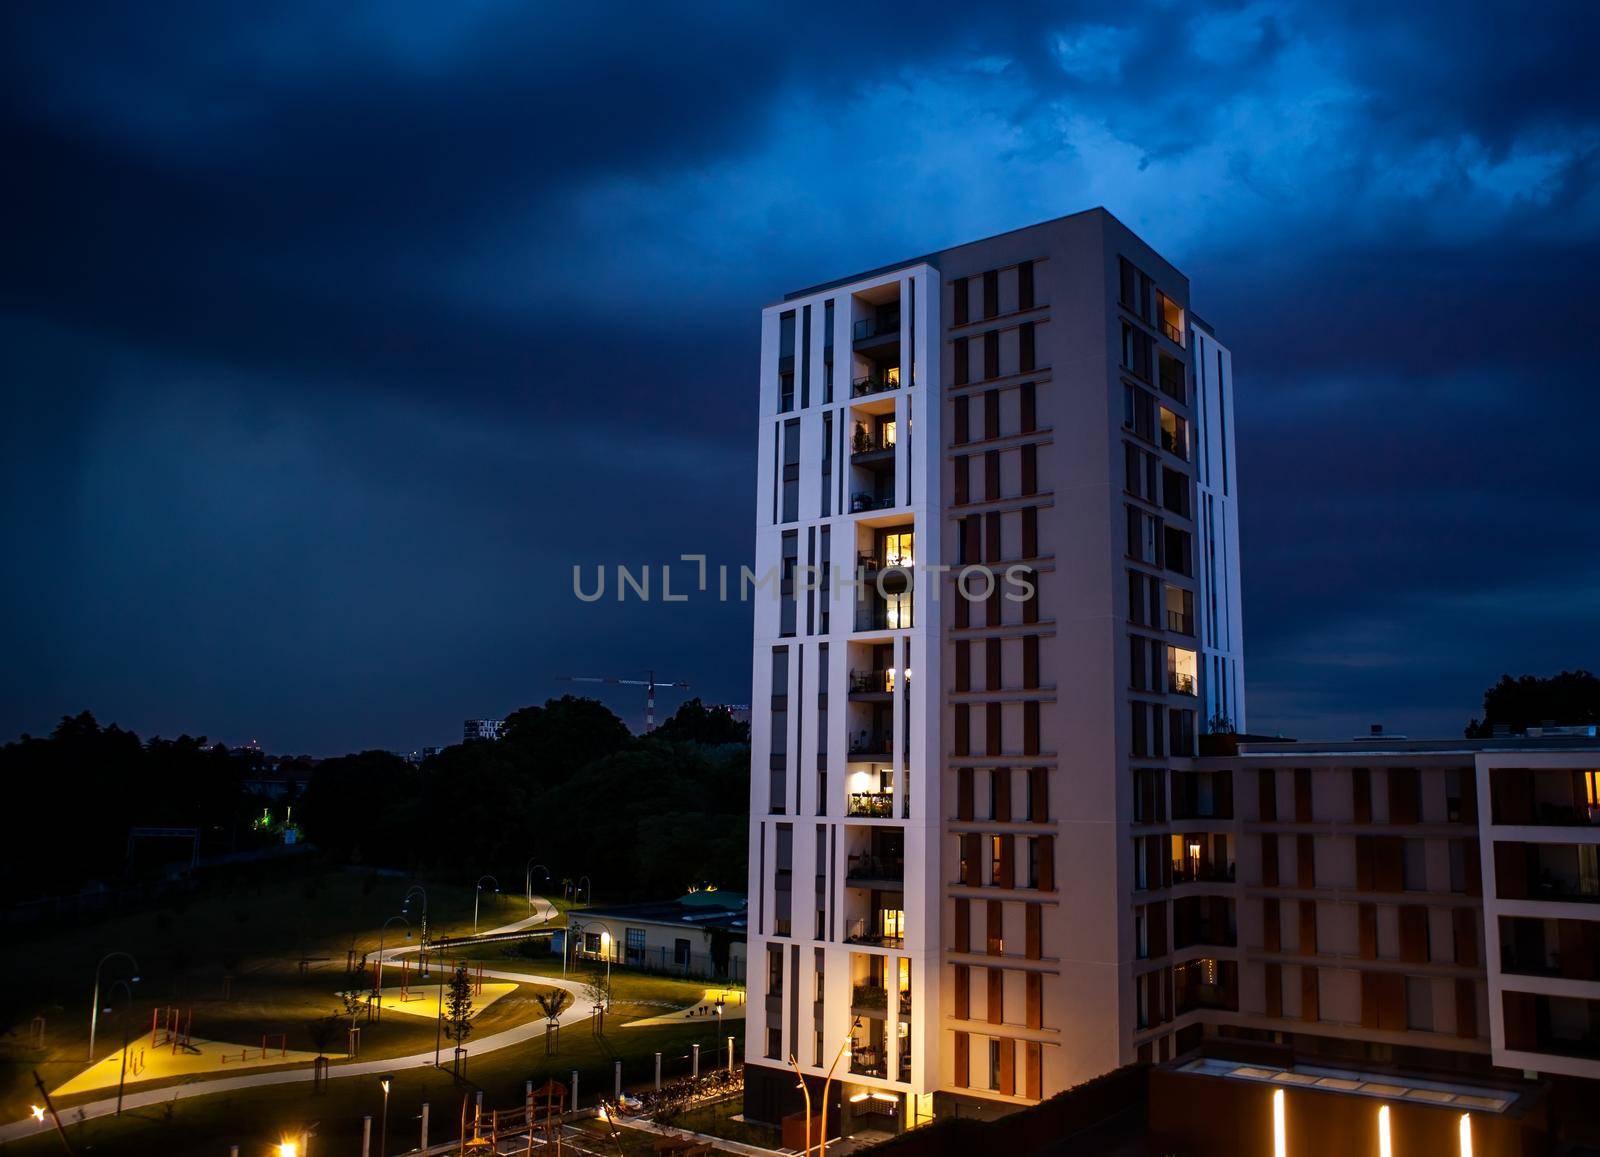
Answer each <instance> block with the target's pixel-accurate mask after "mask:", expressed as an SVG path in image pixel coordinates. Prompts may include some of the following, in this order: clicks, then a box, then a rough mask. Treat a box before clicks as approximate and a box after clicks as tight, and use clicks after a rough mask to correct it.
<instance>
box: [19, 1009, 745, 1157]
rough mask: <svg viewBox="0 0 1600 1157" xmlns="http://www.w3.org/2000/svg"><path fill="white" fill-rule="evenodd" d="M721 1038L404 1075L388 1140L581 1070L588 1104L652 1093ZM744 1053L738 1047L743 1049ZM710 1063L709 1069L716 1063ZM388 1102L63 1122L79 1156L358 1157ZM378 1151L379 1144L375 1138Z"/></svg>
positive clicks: (232, 1097) (583, 1032)
mask: <svg viewBox="0 0 1600 1157" xmlns="http://www.w3.org/2000/svg"><path fill="white" fill-rule="evenodd" d="M712 1035H713V1034H712V1032H711V1031H709V1030H708V1026H706V1025H695V1026H678V1025H671V1026H664V1027H661V1028H640V1029H626V1028H621V1027H618V1028H615V1029H608V1031H607V1033H606V1036H605V1037H604V1038H603V1039H596V1038H595V1037H593V1036H592V1035H590V1033H589V1032H588V1029H587V1027H586V1026H583V1025H574V1026H570V1027H568V1028H565V1029H563V1030H562V1033H561V1042H560V1052H559V1054H558V1055H556V1056H550V1057H546V1056H545V1046H544V1043H543V1041H533V1042H531V1043H530V1044H528V1045H526V1046H523V1047H518V1048H512V1049H504V1050H501V1051H499V1052H496V1053H489V1054H485V1055H484V1056H482V1057H469V1059H468V1071H467V1078H468V1082H467V1083H466V1084H464V1085H459V1086H458V1085H456V1084H455V1083H454V1082H453V1081H452V1079H451V1077H450V1074H449V1073H447V1072H435V1071H433V1070H429V1069H423V1070H405V1071H402V1072H400V1073H398V1074H396V1076H395V1079H394V1084H393V1088H392V1092H391V1095H390V1101H389V1136H390V1140H391V1142H395V1143H393V1144H391V1145H390V1149H391V1150H392V1151H399V1150H400V1149H401V1145H400V1144H399V1143H398V1142H399V1141H400V1140H404V1141H405V1143H406V1144H407V1145H413V1146H414V1145H415V1144H416V1142H417V1137H418V1133H417V1128H418V1126H417V1120H416V1118H417V1116H418V1114H419V1113H420V1112H421V1104H422V1102H423V1101H428V1102H429V1103H430V1105H431V1106H432V1110H431V1111H432V1127H431V1130H430V1133H431V1139H432V1140H434V1141H442V1140H447V1139H450V1138H454V1137H456V1136H457V1135H458V1129H459V1124H460V1114H461V1105H462V1100H463V1097H465V1098H466V1099H467V1103H468V1105H469V1109H468V1112H469V1113H470V1112H471V1109H470V1105H471V1103H472V1101H471V1097H472V1092H473V1090H474V1089H476V1088H478V1087H481V1088H483V1090H484V1105H485V1107H486V1108H494V1107H498V1108H510V1107H513V1106H515V1105H517V1104H519V1103H520V1101H521V1098H522V1089H523V1082H524V1081H525V1080H529V1079H531V1080H532V1081H533V1082H534V1083H535V1084H536V1085H537V1084H539V1083H541V1082H543V1081H544V1080H545V1079H546V1078H554V1079H556V1080H558V1081H560V1082H562V1083H563V1084H567V1083H568V1082H569V1081H570V1076H569V1073H570V1071H571V1070H572V1069H574V1068H576V1069H578V1070H579V1080H578V1084H579V1092H580V1094H581V1097H582V1100H583V1101H584V1102H585V1103H592V1102H593V1099H594V1096H595V1095H596V1094H597V1093H601V1092H604V1093H605V1094H607V1095H609V1093H610V1091H611V1087H612V1080H613V1077H612V1071H613V1070H612V1066H613V1064H614V1063H615V1062H616V1061H617V1060H621V1061H622V1064H623V1077H624V1084H625V1085H626V1086H628V1087H632V1088H647V1087H649V1086H650V1085H651V1083H652V1082H653V1080H654V1072H655V1052H656V1051H657V1050H660V1051H661V1053H662V1071H663V1074H664V1076H665V1077H667V1078H671V1077H674V1076H680V1075H683V1074H685V1073H687V1072H688V1070H689V1063H690V1062H689V1054H690V1046H691V1045H692V1044H694V1043H696V1042H699V1043H700V1044H701V1046H702V1052H703V1055H705V1056H709V1055H710V1054H711V1049H712V1047H713V1042H712ZM736 1047H737V1046H736ZM708 1063H709V1062H708ZM382 1104H383V1097H382V1093H381V1091H380V1090H379V1088H378V1084H377V1081H376V1080H374V1079H371V1078H359V1077H357V1078H348V1079H343V1080H339V1079H335V1080H332V1081H330V1082H329V1084H328V1092H327V1093H325V1094H323V1095H320V1096H318V1095H314V1094H312V1092H311V1086H310V1084H309V1083H307V1084H305V1085H299V1086H290V1087H287V1088H283V1087H280V1088H268V1089H257V1090H252V1091H250V1092H249V1093H247V1094H228V1095H226V1096H215V1097H199V1098H196V1099H194V1100H189V1101H178V1102H174V1103H173V1104H172V1105H171V1106H170V1112H168V1111H166V1110H165V1109H142V1110H139V1111H138V1113H137V1114H132V1115H125V1116H124V1117H123V1118H121V1119H118V1118H115V1117H103V1118H99V1119H97V1120H93V1121H87V1122H84V1123H83V1124H78V1125H72V1124H71V1123H70V1122H71V1113H70V1110H69V1111H66V1112H64V1113H63V1117H64V1118H65V1119H66V1120H67V1121H68V1122H69V1132H68V1135H69V1136H70V1137H71V1138H72V1141H73V1144H74V1146H75V1147H76V1148H77V1150H78V1151H79V1152H86V1151H90V1150H92V1151H93V1152H95V1153H97V1154H137V1153H151V1152H160V1153H163V1154H189V1153H194V1154H212V1155H213V1157H214V1155H216V1154H222V1153H226V1152H227V1151H228V1146H229V1145H232V1144H237V1145H239V1146H240V1154H241V1157H265V1155H266V1154H267V1153H268V1152H269V1150H270V1147H271V1146H272V1145H273V1144H275V1143H276V1142H277V1140H278V1139H279V1136H280V1135H282V1134H287V1133H290V1132H293V1131H295V1130H298V1129H299V1128H302V1127H304V1126H306V1125H312V1126H313V1127H314V1128H315V1135H314V1137H313V1140H312V1144H311V1151H312V1153H314V1154H315V1153H324V1154H332V1153H354V1152H357V1151H358V1147H359V1145H360V1143H361V1117H362V1116H363V1115H364V1114H367V1113H371V1114H372V1115H373V1116H374V1126H373V1128H374V1134H376V1130H377V1120H376V1118H377V1116H378V1115H379V1114H380V1113H381V1111H382ZM374 1145H376V1138H375V1139H374ZM59 1151H60V1150H59V1143H58V1142H57V1141H56V1139H55V1137H54V1136H53V1135H52V1134H50V1133H49V1132H48V1131H46V1132H42V1133H41V1135H40V1136H38V1137H35V1138H32V1139H30V1140H27V1141H24V1142H20V1143H18V1144H16V1145H14V1146H12V1147H10V1148H8V1149H7V1151H6V1152H7V1157H13V1155H14V1157H35V1155H38V1157H43V1155H45V1154H49V1153H57V1152H59Z"/></svg>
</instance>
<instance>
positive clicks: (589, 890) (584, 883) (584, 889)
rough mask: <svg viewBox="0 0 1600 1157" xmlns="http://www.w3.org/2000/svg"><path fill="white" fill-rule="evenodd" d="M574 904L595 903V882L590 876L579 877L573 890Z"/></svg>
mask: <svg viewBox="0 0 1600 1157" xmlns="http://www.w3.org/2000/svg"><path fill="white" fill-rule="evenodd" d="M572 902H573V903H574V904H584V903H590V904H592V903H594V881H593V880H591V879H589V877H588V876H579V877H578V882H577V883H576V884H575V885H573V888H572Z"/></svg>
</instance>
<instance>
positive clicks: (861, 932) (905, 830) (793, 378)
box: [746, 210, 1247, 1125]
mask: <svg viewBox="0 0 1600 1157" xmlns="http://www.w3.org/2000/svg"><path fill="white" fill-rule="evenodd" d="M1232 374H1233V370H1232V363H1231V357H1230V355H1229V353H1228V350H1227V349H1226V348H1225V347H1224V346H1223V345H1222V344H1221V343H1220V342H1219V340H1218V339H1217V337H1216V336H1215V335H1214V334H1213V333H1212V332H1211V330H1210V329H1209V327H1207V326H1206V325H1205V323H1203V322H1201V321H1200V320H1199V319H1198V318H1197V317H1195V316H1194V314H1193V312H1192V311H1191V309H1190V296H1189V283H1188V281H1187V279H1186V278H1185V277H1184V276H1183V275H1182V274H1181V273H1180V272H1179V271H1178V270H1176V269H1175V268H1173V267H1172V266H1171V265H1170V264H1168V263H1167V262H1166V261H1165V260H1163V259H1162V258H1161V257H1160V256H1159V255H1158V254H1157V253H1155V252H1154V251H1153V250H1152V249H1150V248H1149V246H1147V245H1146V244H1144V242H1142V241H1141V240H1140V239H1139V238H1138V237H1137V236H1135V235H1134V234H1133V233H1132V232H1130V231H1129V230H1128V229H1127V228H1126V227H1124V226H1123V225H1122V224H1121V223H1120V222H1118V221H1117V220H1116V219H1115V218H1113V217H1112V216H1111V215H1110V214H1108V213H1106V212H1105V211H1103V210H1092V211H1089V212H1085V213H1079V214H1076V215H1074V216H1071V217H1066V218H1062V219H1060V220H1056V221H1050V222H1047V223H1044V224H1041V225H1036V226H1033V227H1031V228H1027V229H1021V230H1017V231H1015V232H1011V233H1006V234H1002V235H1000V236H997V237H992V238H989V239H987V240H983V241H978V242H974V243H972V244H968V245H961V246H957V247H955V248H952V249H947V250H944V251H941V252H939V253H935V254H931V255H928V256H926V257H922V258H918V259H915V260H912V261H908V262H905V263H903V264H899V265H895V266H892V267H887V268H884V269H880V270H877V271H875V272H872V273H867V274H862V275H859V276H855V277H851V278H846V279H843V280H840V281H836V282H831V283H829V284H826V285H821V286H817V287H814V288H811V289H806V290H802V291H799V292H797V293H792V294H790V295H788V296H787V297H786V298H785V299H784V300H783V301H782V302H780V303H777V304H775V305H772V306H770V307H768V308H767V309H766V310H765V311H764V312H763V315H762V352H761V364H760V405H759V414H760V417H759V421H758V431H757V440H758V446H759V473H758V478H757V493H758V506H757V537H756V567H755V570H756V573H757V574H758V575H766V574H772V575H775V576H776V580H775V594H774V597H772V598H769V599H759V600H757V602H756V609H755V629H754V688H753V696H752V703H753V710H752V721H751V722H752V734H751V741H752V753H753V754H752V775H751V795H750V800H751V822H750V865H751V867H750V889H749V893H750V895H749V904H750V909H749V921H750V924H749V940H750V962H751V963H750V986H751V987H750V992H751V1008H750V1019H749V1022H748V1034H747V1037H746V1060H747V1068H746V1111H747V1113H749V1114H750V1115H751V1116H753V1117H756V1118H759V1119H765V1120H774V1119H777V1118H778V1117H780V1116H782V1115H784V1114H786V1113H789V1112H791V1111H793V1110H795V1109H797V1108H798V1107H799V1103H800V1098H799V1093H798V1090H797V1089H796V1082H795V1076H794V1073H793V1071H792V1070H791V1069H790V1068H789V1064H790V1058H791V1057H792V1058H793V1059H794V1060H795V1061H796V1062H797V1063H798V1064H799V1066H800V1068H801V1070H802V1071H803V1072H804V1073H805V1074H806V1077H807V1079H808V1081H814V1082H815V1083H816V1085H817V1091H820V1087H821V1082H822V1079H823V1077H824V1075H825V1074H826V1073H827V1072H828V1071H829V1069H830V1066H832V1065H833V1064H834V1062H835V1058H838V1069H837V1074H838V1076H839V1078H840V1079H841V1080H842V1088H841V1090H840V1092H839V1095H838V1096H837V1097H835V1098H834V1099H835V1100H836V1101H838V1103H839V1104H840V1105H841V1106H848V1109H846V1110H844V1111H846V1112H848V1113H850V1114H852V1115H856V1116H860V1115H863V1114H866V1115H871V1114H878V1115H881V1116H882V1118H883V1119H884V1120H885V1121H886V1122H889V1123H891V1124H895V1125H906V1124H915V1123H920V1122H922V1121H925V1120H927V1119H929V1118H930V1117H932V1116H933V1115H935V1114H937V1113H941V1112H944V1111H946V1110H947V1109H949V1108H956V1107H959V1108H960V1109H961V1111H963V1112H970V1111H974V1110H976V1111H990V1110H998V1109H1004V1108H1007V1107H1013V1106H1022V1105H1027V1104H1031V1103H1034V1102H1037V1101H1038V1100H1040V1099H1041V1098H1043V1097H1047V1096H1050V1095H1051V1094H1053V1093H1055V1092H1057V1091H1060V1090H1062V1089H1064V1088H1067V1087H1070V1086H1072V1085H1075V1084H1077V1083H1079V1082H1081V1081H1084V1080H1086V1079H1089V1078H1091V1077H1093V1076H1096V1075H1098V1074H1100V1073H1103V1072H1106V1071H1107V1070H1110V1069H1113V1068H1116V1067H1118V1066H1119V1065H1121V1064H1124V1063H1128V1062H1131V1061H1133V1060H1135V1059H1137V1058H1139V1057H1140V1056H1145V1055H1149V1056H1157V1055H1161V1056H1170V1055H1173V1053H1174V1051H1175V1049H1176V1047H1177V1043H1176V1036H1177V1034H1178V1032H1179V1031H1181V1029H1182V1028H1183V1027H1184V1022H1181V1021H1179V1020H1178V1019H1176V1018H1169V1017H1164V1016H1161V1015H1152V1014H1151V1007H1152V1006H1151V1004H1150V1001H1151V999H1152V995H1151V991H1150V990H1151V988H1152V986H1155V985H1159V984H1163V983H1168V984H1170V983H1175V982H1173V981H1170V980H1169V977H1170V976H1171V975H1172V974H1173V970H1174V969H1175V968H1176V967H1177V966H1178V965H1179V964H1180V963H1184V964H1187V961H1188V959H1189V957H1184V958H1180V957H1178V956H1176V955H1175V952H1176V948H1175V946H1176V945H1177V944H1178V943H1179V942H1180V941H1185V940H1188V939H1190V936H1191V934H1190V932H1189V931H1188V930H1187V927H1186V926H1181V925H1180V926H1174V925H1173V923H1172V922H1173V921H1174V920H1175V919H1176V920H1189V919H1193V920H1195V921H1198V922H1199V923H1200V924H1201V925H1202V926H1203V928H1204V930H1205V931H1204V935H1208V936H1214V937H1217V938H1221V937H1222V936H1223V935H1224V934H1223V933H1222V932H1220V931H1215V932H1213V931H1212V928H1213V927H1214V925H1215V924H1216V923H1217V922H1218V921H1225V919H1226V914H1225V913H1224V911H1223V905H1222V903H1221V902H1220V901H1218V902H1217V903H1215V904H1213V905H1212V906H1211V907H1210V908H1208V907H1206V905H1205V904H1204V903H1200V904H1198V905H1196V904H1190V903H1187V902H1186V903H1184V904H1183V905H1182V906H1181V907H1180V906H1178V905H1176V904H1169V905H1168V906H1167V907H1165V908H1162V909H1155V908H1153V907H1152V906H1151V905H1152V901H1153V900H1155V899H1156V895H1157V892H1153V891H1152V885H1151V878H1150V875H1149V873H1150V871H1151V866H1152V865H1154V868H1155V871H1156V873H1157V877H1158V878H1160V876H1161V874H1162V873H1163V872H1165V871H1167V870H1168V869H1167V868H1166V867H1163V865H1164V864H1166V863H1167V860H1168V859H1169V858H1170V856H1171V849H1172V848H1174V847H1176V846H1178V845H1179V843H1180V842H1183V841H1186V840H1187V838H1188V835H1189V832H1190V830H1191V829H1190V827H1189V826H1187V824H1186V821H1185V820H1184V819H1180V815H1183V814H1185V813H1183V812H1182V810H1181V809H1178V810H1174V811H1172V812H1169V811H1168V810H1167V809H1166V806H1165V803H1163V807H1162V810H1161V812H1160V814H1159V815H1157V814H1156V813H1155V812H1154V811H1153V810H1152V803H1151V801H1153V800H1156V799H1160V800H1162V801H1166V800H1167V799H1168V797H1169V796H1170V795H1171V794H1172V793H1174V792H1176V791H1178V790H1179V789H1180V786H1181V787H1182V788H1183V790H1189V789H1190V788H1191V787H1192V788H1193V790H1195V791H1197V792H1198V791H1200V790H1201V789H1200V785H1199V784H1198V782H1195V781H1194V780H1193V779H1192V777H1191V778H1190V779H1183V780H1180V778H1179V776H1178V772H1179V769H1187V768H1189V767H1190V766H1191V765H1192V761H1193V760H1194V758H1195V757H1196V755H1197V751H1198V742H1199V737H1200V736H1201V735H1202V734H1203V733H1204V732H1205V731H1206V730H1207V728H1208V726H1215V727H1218V728H1237V729H1241V730H1242V729H1243V728H1244V727H1245V726H1246V722H1247V720H1246V713H1245V700H1244V671H1243V645H1242V628H1241V622H1240V615H1239V595H1238V591H1239V551H1238V512H1237V479H1236V455H1235V453H1234V446H1233V430H1234V420H1233V400H1232V387H1233V378H1232ZM986 573H987V575H988V576H989V579H990V580H992V581H985V574H986ZM1185 798H1187V797H1185ZM1195 806H1196V807H1198V806H1199V804H1198V803H1197V804H1196V805H1195ZM1191 810H1192V809H1191ZM1216 834H1217V835H1219V836H1226V835H1231V834H1232V833H1225V832H1218V833H1216ZM1234 838H1237V837H1234ZM1207 846H1208V847H1211V848H1213V849H1214V844H1211V843H1209V842H1208V845H1207ZM1180 858H1182V857H1180ZM1187 862H1188V861H1187V860H1185V863H1187ZM1206 863H1207V864H1209V863H1211V861H1210V860H1207V861H1206ZM1185 870H1187V869H1185ZM1194 871H1195V872H1196V873H1197V874H1198V873H1201V872H1202V871H1213V869H1210V868H1205V869H1202V868H1201V867H1199V866H1196V867H1195V869H1194ZM1207 882H1208V881H1201V880H1197V881H1196V883H1197V884H1200V885H1203V884H1204V883H1207ZM1223 882H1224V883H1226V881H1223ZM1167 886H1168V885H1165V884H1162V885H1160V888H1159V889H1158V890H1157V891H1159V894H1160V895H1162V896H1164V895H1166V892H1165V890H1164V889H1165V888H1166V887H1167ZM1198 890H1199V891H1200V892H1201V893H1202V894H1203V892H1204V889H1203V887H1202V888H1200V889H1198ZM1157 920H1159V921H1161V925H1160V927H1159V928H1157V927H1156V926H1155V922H1156V921H1157ZM1192 955H1193V954H1191V956H1192ZM1233 963H1235V965H1236V963H1237V962H1236V961H1235V962H1233ZM1152 969H1165V970H1166V972H1165V973H1164V974H1163V977H1162V978H1161V979H1159V980H1148V979H1145V977H1146V974H1147V973H1148V972H1150V971H1151V970H1152ZM1185 975H1187V973H1185ZM1206 975H1207V976H1208V977H1209V978H1210V979H1212V980H1213V981H1214V980H1215V977H1214V976H1212V975H1211V974H1209V973H1208V974H1206ZM1163 999H1165V997H1164V996H1163ZM1168 1007H1169V1005H1167V1004H1162V1005H1160V1009H1161V1010H1162V1011H1163V1012H1164V1011H1165V1010H1166V1009H1167V1008H1168ZM836 1088H839V1086H836Z"/></svg>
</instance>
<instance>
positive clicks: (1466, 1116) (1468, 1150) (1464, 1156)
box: [1461, 1113, 1472, 1157]
mask: <svg viewBox="0 0 1600 1157" xmlns="http://www.w3.org/2000/svg"><path fill="white" fill-rule="evenodd" d="M1461 1157H1472V1114H1471V1113H1462V1114H1461Z"/></svg>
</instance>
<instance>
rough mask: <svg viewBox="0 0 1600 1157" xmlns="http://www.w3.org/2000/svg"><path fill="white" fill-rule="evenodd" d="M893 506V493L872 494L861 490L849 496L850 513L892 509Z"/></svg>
mask: <svg viewBox="0 0 1600 1157" xmlns="http://www.w3.org/2000/svg"><path fill="white" fill-rule="evenodd" d="M894 506H895V500H894V495H893V494H873V493H871V492H870V491H866V490H862V491H858V492H856V493H855V494H852V495H851V496H850V513H851V514H863V513H866V512H867V511H872V510H892V509H893V508H894Z"/></svg>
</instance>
